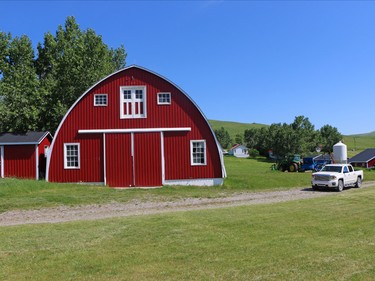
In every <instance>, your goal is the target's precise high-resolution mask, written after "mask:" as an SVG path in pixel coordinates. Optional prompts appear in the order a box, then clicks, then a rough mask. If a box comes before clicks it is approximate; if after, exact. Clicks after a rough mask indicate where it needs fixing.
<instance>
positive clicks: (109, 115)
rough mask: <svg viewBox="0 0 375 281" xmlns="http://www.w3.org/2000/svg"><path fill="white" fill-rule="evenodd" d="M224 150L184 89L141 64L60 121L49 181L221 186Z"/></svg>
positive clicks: (106, 82) (104, 83)
mask: <svg viewBox="0 0 375 281" xmlns="http://www.w3.org/2000/svg"><path fill="white" fill-rule="evenodd" d="M225 176H226V172H225V167H224V162H223V157H222V153H221V149H220V145H219V143H218V141H217V139H216V137H215V135H214V133H213V131H212V129H211V127H210V125H209V123H208V121H207V119H206V118H205V116H204V115H203V113H202V111H201V110H200V109H199V108H198V106H197V105H196V104H195V103H194V101H193V100H192V99H191V98H190V97H189V96H188V95H187V94H186V93H185V92H184V91H182V90H181V89H180V88H179V87H177V86H176V85H175V84H173V83H172V82H171V81H169V80H167V79H166V78H164V77H162V76H160V75H158V74H156V73H154V72H151V71H150V70H147V69H145V68H142V67H139V66H129V67H126V68H125V69H122V70H120V71H118V72H116V73H113V74H111V75H109V76H108V77H106V78H104V79H103V80H101V81H99V82H98V83H97V84H95V85H94V86H92V87H91V88H90V89H89V90H88V91H87V92H86V93H84V94H83V95H82V96H81V97H80V98H79V99H78V100H77V101H76V102H75V103H74V104H73V105H72V107H71V108H70V109H69V110H68V112H67V113H66V115H65V116H64V118H63V120H62V121H61V123H60V125H59V127H58V129H57V131H56V134H55V137H54V140H53V143H52V145H51V150H50V155H49V158H48V163H47V180H48V181H51V182H87V183H100V184H105V185H108V186H111V187H134V186H135V187H142V186H161V185H217V184H221V183H222V182H223V178H224V177H225Z"/></svg>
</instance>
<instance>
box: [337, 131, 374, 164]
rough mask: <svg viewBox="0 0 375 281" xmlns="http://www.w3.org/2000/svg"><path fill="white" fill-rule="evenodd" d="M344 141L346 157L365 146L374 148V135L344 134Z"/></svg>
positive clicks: (365, 147) (351, 155)
mask: <svg viewBox="0 0 375 281" xmlns="http://www.w3.org/2000/svg"><path fill="white" fill-rule="evenodd" d="M344 143H345V144H346V145H347V147H348V157H349V158H350V157H353V156H354V155H357V154H358V153H360V152H361V151H363V150H365V149H367V148H375V136H372V135H361V136H344Z"/></svg>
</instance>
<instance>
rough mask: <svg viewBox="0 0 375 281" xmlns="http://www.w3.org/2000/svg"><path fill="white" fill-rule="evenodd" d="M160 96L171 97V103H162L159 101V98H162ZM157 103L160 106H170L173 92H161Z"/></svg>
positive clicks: (170, 101) (170, 100)
mask: <svg viewBox="0 0 375 281" xmlns="http://www.w3.org/2000/svg"><path fill="white" fill-rule="evenodd" d="M160 95H169V102H160V101H159V98H160ZM157 99H158V100H157V103H158V105H170V104H171V103H172V94H171V92H159V93H158V94H157Z"/></svg>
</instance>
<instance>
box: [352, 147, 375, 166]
mask: <svg viewBox="0 0 375 281" xmlns="http://www.w3.org/2000/svg"><path fill="white" fill-rule="evenodd" d="M374 158H375V148H368V149H366V150H364V151H362V152H360V153H358V154H357V155H355V156H353V157H352V158H350V159H349V163H354V162H362V163H363V162H368V161H370V160H371V159H374Z"/></svg>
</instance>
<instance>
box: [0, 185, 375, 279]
mask: <svg viewBox="0 0 375 281" xmlns="http://www.w3.org/2000/svg"><path fill="white" fill-rule="evenodd" d="M374 201H375V188H363V189H360V190H358V189H352V190H347V191H344V192H343V193H340V194H337V193H334V194H332V196H327V197H322V198H316V199H310V200H301V201H294V202H284V203H275V204H269V205H253V206H243V207H233V208H225V209H217V210H206V211H189V212H177V213H171V214H159V215H149V216H141V217H130V218H121V219H110V220H101V221H90V222H74V223H63V224H52V225H50V224H44V225H28V226H12V227H1V228H0V241H1V243H0V267H1V270H0V279H1V280H373V278H374V276H375V262H374V261H375V228H374V224H375V205H374Z"/></svg>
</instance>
